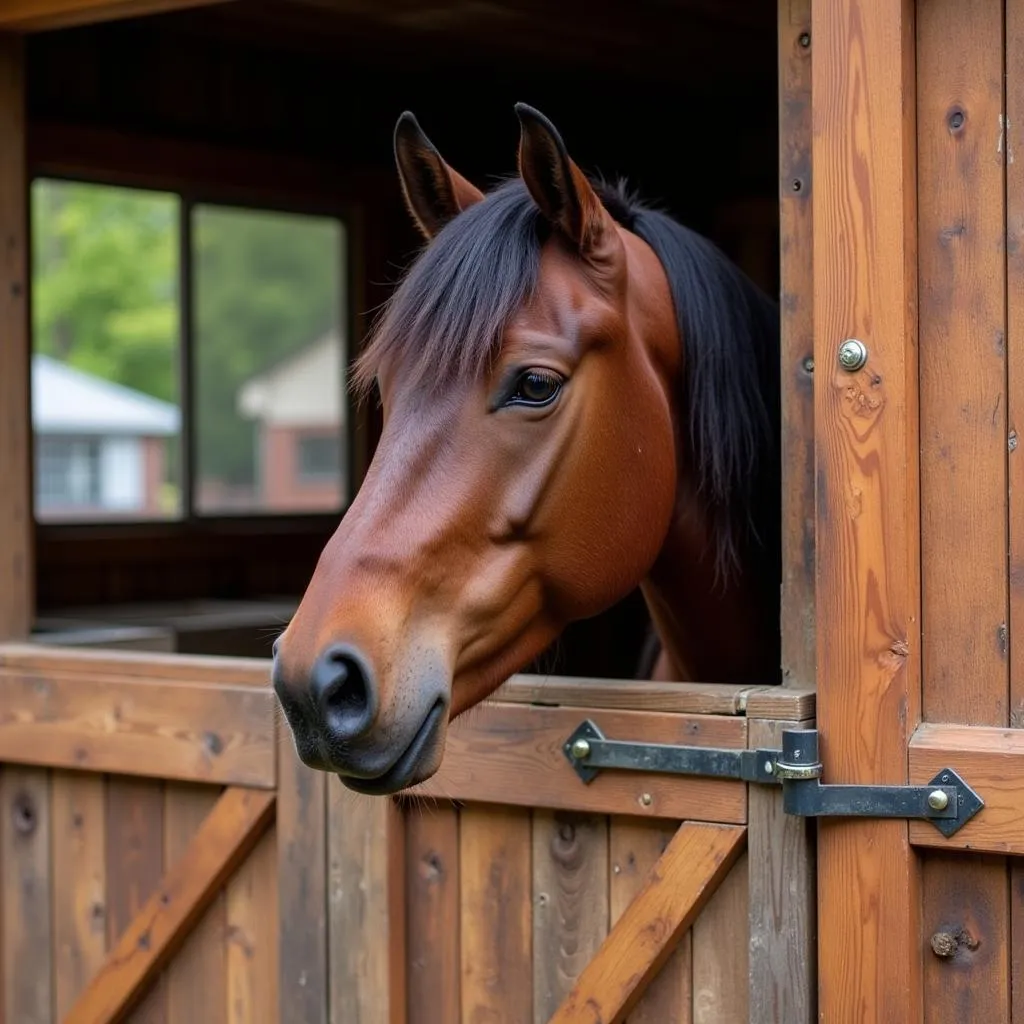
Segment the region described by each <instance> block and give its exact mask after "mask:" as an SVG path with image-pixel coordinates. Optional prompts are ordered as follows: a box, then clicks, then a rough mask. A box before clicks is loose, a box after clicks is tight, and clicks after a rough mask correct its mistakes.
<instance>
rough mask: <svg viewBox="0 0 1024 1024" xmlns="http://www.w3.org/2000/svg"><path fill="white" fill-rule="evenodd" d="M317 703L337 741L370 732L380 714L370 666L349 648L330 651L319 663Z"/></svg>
mask: <svg viewBox="0 0 1024 1024" xmlns="http://www.w3.org/2000/svg"><path fill="white" fill-rule="evenodd" d="M312 691H313V700H314V702H315V704H316V707H317V710H318V711H319V712H320V714H321V716H322V720H323V724H324V725H325V726H326V727H327V731H328V733H329V735H330V737H331V738H332V739H334V740H340V741H346V740H354V739H356V738H358V737H359V736H362V735H364V734H365V733H367V732H369V731H370V729H371V728H372V727H373V723H374V719H375V718H376V713H377V700H376V696H377V695H376V689H375V687H374V685H373V676H372V674H371V672H370V670H369V667H368V666H367V665H366V663H365V662H364V661H363V660H362V658H360V657H359V656H358V654H356V652H355V651H353V650H352V649H351V648H349V647H343V646H335V647H329V648H328V649H327V650H326V651H324V652H323V654H321V655H320V657H319V658H318V659H317V661H316V665H314V667H313V678H312Z"/></svg>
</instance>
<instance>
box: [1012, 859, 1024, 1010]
mask: <svg viewBox="0 0 1024 1024" xmlns="http://www.w3.org/2000/svg"><path fill="white" fill-rule="evenodd" d="M1010 926H1011V927H1010V1021H1011V1024H1024V864H1022V863H1021V862H1020V861H1019V860H1011V861H1010Z"/></svg>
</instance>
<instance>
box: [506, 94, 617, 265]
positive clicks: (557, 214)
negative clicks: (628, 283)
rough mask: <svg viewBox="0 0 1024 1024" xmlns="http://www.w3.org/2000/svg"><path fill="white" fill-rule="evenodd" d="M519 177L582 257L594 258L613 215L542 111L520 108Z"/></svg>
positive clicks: (517, 105) (517, 110) (525, 106)
mask: <svg viewBox="0 0 1024 1024" xmlns="http://www.w3.org/2000/svg"><path fill="white" fill-rule="evenodd" d="M516 114H517V115H518V117H519V128H520V137H519V174H520V175H521V177H522V179H523V181H524V182H525V183H526V187H527V189H528V190H529V192H530V195H531V196H533V200H534V202H535V203H536V204H537V205H538V206H539V207H540V208H541V212H543V214H544V216H545V217H547V219H548V220H549V221H551V223H552V224H554V225H555V226H556V227H557V228H559V229H560V230H561V232H562V233H563V234H564V235H565V236H566V237H567V238H568V239H569V241H570V242H571V243H572V244H573V245H574V246H575V247H576V248H577V249H578V250H579V252H580V253H581V254H586V253H588V252H592V251H593V250H594V249H595V248H596V247H597V245H598V243H599V242H600V240H601V238H602V235H603V234H604V232H605V229H606V228H607V226H608V215H607V213H606V212H605V209H604V207H603V206H602V204H601V200H600V199H599V198H598V196H597V193H596V192H595V191H594V189H593V187H592V186H591V184H590V182H589V181H587V178H586V175H585V174H584V173H583V172H582V171H581V170H580V169H579V167H577V166H576V164H575V163H574V162H573V160H572V158H571V157H570V156H569V153H568V151H567V150H566V148H565V143H564V142H563V141H562V136H561V135H559V133H558V129H556V128H555V126H554V125H553V124H552V123H551V122H550V121H549V120H548V119H547V118H546V117H545V116H544V115H543V114H542V113H541V112H540V111H539V110H534V109H533V107H529V106H527V105H526V104H525V103H517V104H516Z"/></svg>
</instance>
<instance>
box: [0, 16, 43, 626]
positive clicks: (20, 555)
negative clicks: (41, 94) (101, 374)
mask: <svg viewBox="0 0 1024 1024" xmlns="http://www.w3.org/2000/svg"><path fill="white" fill-rule="evenodd" d="M25 151H26V144H25V74H24V50H23V45H22V41H21V39H19V38H18V37H16V36H9V35H3V34H2V33H0V153H2V154H3V159H2V160H0V481H2V486H0V640H12V639H22V638H23V637H27V636H28V634H29V631H30V629H31V626H32V619H33V614H34V602H35V594H34V587H33V578H32V500H31V498H32V496H31V473H30V470H29V465H30V456H31V451H32V445H31V427H30V421H29V404H28V403H29V358H30V352H31V341H30V336H29V321H28V284H29V281H28V183H27V181H26V169H25Z"/></svg>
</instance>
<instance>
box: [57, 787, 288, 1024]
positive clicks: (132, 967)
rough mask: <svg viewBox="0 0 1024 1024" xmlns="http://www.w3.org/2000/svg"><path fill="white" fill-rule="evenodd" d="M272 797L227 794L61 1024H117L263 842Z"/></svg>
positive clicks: (248, 791)
mask: <svg viewBox="0 0 1024 1024" xmlns="http://www.w3.org/2000/svg"><path fill="white" fill-rule="evenodd" d="M273 813H274V794H273V793H265V792H260V791H258V790H253V789H240V788H231V789H228V790H226V791H225V792H224V794H223V795H222V796H221V797H220V799H219V800H218V801H217V804H216V806H215V807H214V808H213V810H212V811H211V812H210V814H209V817H207V819H206V820H205V821H204V822H203V824H202V825H201V826H200V828H199V831H198V832H197V833H196V835H195V837H194V838H193V840H192V842H191V843H189V845H188V848H187V849H186V851H185V853H184V855H183V856H182V858H181V860H179V861H178V862H177V863H176V864H175V865H174V866H173V867H172V868H171V869H170V870H169V871H168V872H167V873H166V875H165V876H164V878H163V880H162V881H161V883H160V885H159V887H158V888H157V891H156V892H154V893H153V895H152V896H151V897H150V898H149V899H148V900H147V901H146V903H145V905H144V906H143V907H142V909H141V910H140V911H139V912H138V914H137V915H136V916H135V918H134V920H133V921H132V922H131V924H130V925H129V926H128V928H127V929H126V930H125V931H124V932H123V933H122V935H121V937H120V938H119V939H118V940H117V942H116V943H115V945H114V947H113V949H111V950H110V952H109V954H108V955H107V959H106V961H105V963H104V965H103V967H102V968H101V969H100V971H99V973H98V974H96V975H95V977H93V979H92V981H91V982H90V983H89V985H88V987H87V988H86V989H85V991H84V992H83V993H82V994H81V995H80V996H79V998H78V1000H77V1001H76V1002H75V1004H74V1006H72V1008H71V1011H70V1012H69V1013H68V1015H67V1016H66V1017H65V1018H64V1021H63V1022H62V1024H118V1022H120V1021H123V1020H125V1019H126V1018H127V1016H128V1014H129V1013H130V1011H131V1010H132V1008H133V1007H134V1005H135V1004H136V1002H137V1001H138V999H139V997H140V996H141V995H142V994H143V993H144V991H145V989H146V986H147V984H148V983H149V982H150V981H152V980H153V979H154V978H155V977H156V975H157V974H158V973H159V971H160V970H161V969H162V968H163V967H164V965H165V964H166V963H167V962H168V960H169V959H170V958H171V957H172V956H173V955H174V953H175V952H176V951H177V949H178V947H179V946H180V945H181V943H182V941H183V940H184V939H185V937H186V936H187V935H188V932H189V929H190V928H191V927H192V925H193V924H194V923H195V922H196V921H198V920H199V918H200V917H201V915H202V914H203V912H204V911H205V910H206V908H207V906H209V904H210V901H211V900H212V899H213V898H214V897H215V896H216V895H217V893H218V892H219V891H220V888H221V886H222V885H224V883H225V882H226V881H227V880H228V879H229V878H230V877H231V875H232V873H233V872H234V871H235V869H236V868H237V867H238V865H239V864H240V863H241V862H242V861H243V860H244V859H245V857H246V856H247V855H248V853H249V851H250V850H251V849H252V848H253V847H254V846H255V845H256V842H257V841H258V840H259V838H260V837H261V836H262V835H263V833H264V831H265V830H266V828H267V826H268V825H269V824H270V822H271V820H272V817H273Z"/></svg>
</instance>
